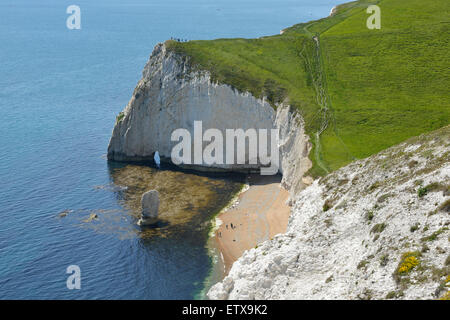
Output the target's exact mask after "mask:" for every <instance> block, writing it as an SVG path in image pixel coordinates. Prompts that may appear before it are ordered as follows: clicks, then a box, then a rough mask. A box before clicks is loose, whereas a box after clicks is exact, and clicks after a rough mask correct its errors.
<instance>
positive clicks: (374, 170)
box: [208, 126, 450, 299]
mask: <svg viewBox="0 0 450 320" xmlns="http://www.w3.org/2000/svg"><path fill="white" fill-rule="evenodd" d="M449 150H450V127H449V126H447V127H445V128H443V129H440V130H437V131H435V132H432V133H430V134H426V135H422V136H420V137H417V138H412V139H410V140H408V141H406V142H404V143H402V144H400V145H397V146H394V147H392V148H389V149H387V150H385V151H382V152H380V153H379V154H376V155H373V156H371V157H369V158H367V159H364V160H358V161H355V162H353V163H351V164H350V165H348V166H346V167H344V168H341V169H339V170H338V171H336V172H333V173H331V174H329V175H328V176H326V177H324V178H322V179H320V180H316V181H314V183H313V184H312V185H311V186H309V187H307V188H306V189H304V190H303V191H301V192H299V193H298V194H297V195H296V196H295V198H294V202H295V203H294V207H293V209H292V211H291V216H290V220H289V225H288V230H287V232H286V234H282V235H278V236H275V237H274V238H273V239H272V240H268V241H266V242H264V243H263V244H262V245H259V246H258V247H257V248H255V249H251V250H249V251H246V252H245V253H244V255H243V256H242V257H241V258H240V259H238V261H236V262H235V263H234V264H233V267H232V269H231V271H230V273H229V275H228V276H227V277H225V279H224V280H223V281H222V282H220V283H218V284H216V285H215V286H213V287H212V288H211V289H210V291H209V293H208V296H209V297H210V298H211V299H436V298H447V299H449V298H450V293H449V287H450V255H449V253H450V246H449V241H450V232H449V227H450V226H449V225H450V218H449V217H450V216H449V214H450V185H449V181H450V151H449Z"/></svg>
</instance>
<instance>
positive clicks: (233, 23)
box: [0, 0, 339, 299]
mask: <svg viewBox="0 0 450 320" xmlns="http://www.w3.org/2000/svg"><path fill="white" fill-rule="evenodd" d="M338 2H339V1H331V0H297V1H294V0H272V1H268V0H239V1H236V0H220V1H219V0H191V1H180V0H164V1H162V0H131V1H122V0H121V1H119V0H109V1H107V0H96V1H93V0H89V1H88V0H77V1H75V0H73V1H72V0H71V1H65V0H40V1H33V0H27V1H25V0H1V1H0V111H1V118H2V119H1V121H0V299H8V298H9V299H53V298H58V299H112V298H114V299H190V298H199V297H200V296H199V292H201V291H202V290H203V289H204V285H205V284H204V283H205V279H206V278H207V277H208V274H209V273H210V271H211V268H212V266H211V259H210V257H209V255H208V250H207V248H206V236H205V232H204V229H201V230H203V231H201V232H198V228H197V226H195V225H194V226H192V225H191V226H190V227H187V228H181V229H180V230H178V229H177V232H172V233H169V234H161V235H156V236H154V235H153V236H150V237H142V236H141V235H140V234H139V232H138V231H137V229H136V227H135V222H136V217H135V212H132V211H133V209H132V206H130V205H129V203H127V201H128V200H130V199H129V198H130V197H131V198H132V196H130V194H131V195H132V192H133V189H132V188H131V189H127V190H125V189H123V188H122V187H123V184H124V183H122V184H119V183H117V179H119V180H120V179H123V176H120V177H116V176H115V175H114V169H115V168H119V169H120V168H123V167H124V165H119V164H114V163H113V164H108V163H107V161H106V158H105V153H106V148H107V145H108V141H109V137H110V134H111V131H112V128H113V125H114V121H115V117H116V115H117V114H118V113H119V112H120V111H121V110H122V109H123V107H124V106H125V105H126V103H127V102H128V100H129V98H130V96H131V93H132V91H133V89H134V86H135V84H136V83H137V81H138V80H139V78H140V76H141V71H142V68H143V66H144V65H145V62H146V61H147V59H148V56H149V55H150V53H151V51H152V49H153V47H154V46H155V44H156V43H158V42H161V41H164V40H166V39H169V38H170V37H176V38H183V39H213V38H222V37H247V38H250V37H258V36H263V35H270V34H277V33H278V32H279V31H280V30H281V29H283V28H285V27H288V26H290V25H293V24H295V23H298V22H302V21H307V20H312V19H317V18H321V17H324V16H326V15H328V14H329V12H330V9H331V8H332V7H333V6H334V5H335V4H336V3H338ZM72 4H75V5H78V6H80V8H81V27H82V29H81V30H68V29H67V28H66V19H67V17H68V14H66V8H67V7H68V6H69V5H72ZM125 176H126V175H125ZM195 179H197V178H195ZM194 181H197V180H194ZM214 181H216V182H217V181H218V182H217V183H218V184H219V185H216V184H214V183H213V182H214ZM223 181H225V183H222V182H223ZM227 181H228V180H227V179H225V178H223V177H219V178H211V180H208V181H206V182H204V183H207V184H208V183H213V184H212V185H211V188H216V189H217V190H216V189H215V190H216V191H217V192H219V191H220V192H221V193H223V194H225V196H222V197H219V198H218V200H216V202H215V206H216V207H217V206H220V205H221V204H222V202H224V201H226V198H227V196H226V194H227V192H228V193H230V192H231V189H232V188H231V187H230V184H229V182H227ZM129 183H130V184H134V183H136V182H135V181H131V182H129ZM202 183H203V182H202ZM125 184H126V183H125ZM121 185H122V187H121ZM220 188H222V189H220ZM169 190H170V189H168V191H167V192H170V191H169ZM127 192H128V193H127ZM170 196H173V198H174V199H175V200H176V195H170ZM130 201H131V202H132V199H131V200H130ZM66 210H68V211H66ZM190 210H191V211H192V210H196V209H195V207H194V209H192V207H190ZM205 210H206V211H205ZM208 210H209V211H208ZM214 210H215V207H214V206H212V207H208V206H207V207H206V209H205V208H203V209H202V210H199V211H202V212H198V214H199V217H200V216H201V217H202V219H203V220H205V219H208V217H209V216H210V215H211V214H213V212H210V211H214ZM63 211H66V212H67V213H68V214H67V216H66V217H64V218H60V217H58V214H59V213H60V212H63ZM92 213H95V214H97V215H98V217H99V219H98V221H94V222H92V223H93V224H90V223H88V222H83V220H84V219H86V218H87V217H89V215H90V214H92ZM202 219H200V220H199V221H203V220H202ZM194 221H196V220H195V219H194ZM199 223H200V222H199ZM72 264H75V265H79V266H80V268H81V279H82V280H81V286H82V287H81V290H68V289H67V287H66V279H67V277H68V275H67V274H66V268H67V266H69V265H72Z"/></svg>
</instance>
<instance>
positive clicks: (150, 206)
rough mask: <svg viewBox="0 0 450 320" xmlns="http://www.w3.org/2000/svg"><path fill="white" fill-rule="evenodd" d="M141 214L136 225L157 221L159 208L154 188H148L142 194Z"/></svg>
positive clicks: (157, 195)
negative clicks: (148, 189)
mask: <svg viewBox="0 0 450 320" xmlns="http://www.w3.org/2000/svg"><path fill="white" fill-rule="evenodd" d="M141 205H142V216H141V219H139V221H138V225H140V226H146V225H151V224H154V223H156V222H157V220H158V210H159V193H158V191H156V190H150V191H148V192H146V193H144V194H143V195H142V198H141Z"/></svg>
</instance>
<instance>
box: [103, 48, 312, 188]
mask: <svg viewBox="0 0 450 320" xmlns="http://www.w3.org/2000/svg"><path fill="white" fill-rule="evenodd" d="M276 109H277V110H274V108H273V107H272V106H271V105H270V104H269V103H268V102H267V101H266V100H265V99H256V98H255V97H253V96H252V95H251V94H250V93H248V92H239V91H237V90H236V89H233V88H232V87H230V86H229V85H226V84H219V83H214V82H213V81H211V77H210V74H209V73H208V72H206V71H192V68H191V66H190V65H189V58H188V57H185V56H180V55H177V54H176V53H174V52H172V51H170V50H167V48H166V45H165V44H163V43H160V44H158V45H157V46H156V47H155V49H154V51H153V53H152V55H151V57H150V59H149V61H148V63H147V64H146V66H145V68H144V71H143V77H142V79H141V80H140V81H139V83H138V85H137V86H136V89H135V90H134V93H133V96H132V98H131V100H130V102H129V103H128V105H127V106H126V108H125V110H124V111H123V112H121V113H120V115H119V116H118V117H117V120H116V124H115V127H114V130H113V134H112V137H111V141H110V143H109V147H108V159H109V160H114V161H137V162H139V161H153V157H154V154H155V152H156V151H158V152H159V155H160V157H161V161H166V162H167V161H170V157H171V150H172V148H173V147H174V145H175V144H176V143H177V142H172V141H171V134H172V132H173V131H174V130H176V129H179V128H184V129H187V130H188V131H189V132H190V133H191V136H194V128H193V124H194V121H202V126H203V130H204V131H205V130H207V129H210V128H215V129H219V130H220V131H221V132H222V133H223V135H224V136H225V130H226V129H243V130H247V129H256V130H258V129H275V128H276V129H279V151H280V166H279V167H280V169H279V171H280V173H282V174H283V181H282V184H283V186H284V187H285V188H287V189H288V190H295V191H296V190H300V189H301V188H302V187H303V182H302V179H301V177H302V176H303V175H304V173H305V172H306V171H308V170H309V168H310V167H311V162H310V160H309V158H308V154H309V151H310V149H311V145H310V143H309V138H308V136H307V135H306V134H305V133H304V126H303V121H302V119H301V117H300V115H299V114H294V113H292V112H291V111H290V110H289V106H287V105H283V104H281V105H279V106H277V108H276ZM225 152H226V151H225ZM247 156H248V155H247ZM224 157H225V154H224ZM192 167H194V168H195V169H199V170H230V171H242V170H244V171H245V170H248V169H255V166H254V165H248V164H245V165H236V164H233V165H230V164H219V165H216V164H213V165H210V166H206V165H202V166H194V165H193V166H192Z"/></svg>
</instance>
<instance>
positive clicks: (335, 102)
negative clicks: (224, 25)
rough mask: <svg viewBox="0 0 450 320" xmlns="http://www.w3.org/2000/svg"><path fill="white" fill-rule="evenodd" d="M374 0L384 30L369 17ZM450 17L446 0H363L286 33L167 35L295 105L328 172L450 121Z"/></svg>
mask: <svg viewBox="0 0 450 320" xmlns="http://www.w3.org/2000/svg"><path fill="white" fill-rule="evenodd" d="M370 4H377V5H378V6H379V7H380V8H381V29H380V30H376V29H375V30H369V29H367V27H366V20H367V18H368V17H369V14H367V13H366V9H367V7H368V6H369V5H370ZM449 17H450V12H449V7H448V3H447V0H381V1H364V0H361V1H355V2H351V3H347V4H344V5H341V6H339V7H338V10H337V12H336V14H334V15H333V16H331V17H328V18H325V19H321V20H317V21H312V22H309V23H302V24H298V25H295V26H293V27H291V28H288V29H286V30H285V31H284V33H283V34H281V35H275V36H269V37H262V38H258V39H218V40H212V41H190V42H186V43H178V42H174V41H168V42H167V45H168V48H169V49H170V50H174V51H176V52H177V53H179V54H182V55H186V56H189V57H190V61H191V64H192V66H193V67H194V68H198V69H201V70H208V71H209V72H210V73H211V75H212V77H213V79H214V80H216V81H217V82H220V83H226V84H229V85H231V86H233V87H235V88H237V89H238V90H240V91H249V92H251V93H252V94H253V95H255V96H256V97H263V96H266V97H267V98H268V99H269V101H270V102H271V103H272V105H273V106H274V107H276V104H277V103H280V102H288V103H289V104H290V105H291V106H292V107H293V108H295V109H296V110H298V111H299V112H300V113H301V114H302V116H303V117H304V119H305V122H306V130H307V132H308V134H309V135H310V136H311V141H312V142H313V144H314V151H313V152H311V160H312V161H313V164H314V166H313V168H312V170H311V173H312V174H313V175H323V174H325V173H327V172H330V171H333V170H336V169H337V168H340V167H342V166H343V165H345V164H347V163H349V162H350V161H352V160H353V159H358V158H363V157H367V156H369V155H371V154H374V153H376V152H378V151H380V150H382V149H386V148H387V147H389V146H392V145H394V144H396V143H399V142H401V141H403V140H405V139H407V138H408V137H411V136H415V135H419V134H421V133H424V132H429V131H431V130H434V129H437V128H440V127H443V126H445V125H447V124H448V123H450V95H449V93H448V91H449V89H448V88H449V87H450V69H449V66H450V57H449V54H448V52H449V50H450V41H449V40H448V39H450V18H449Z"/></svg>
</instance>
